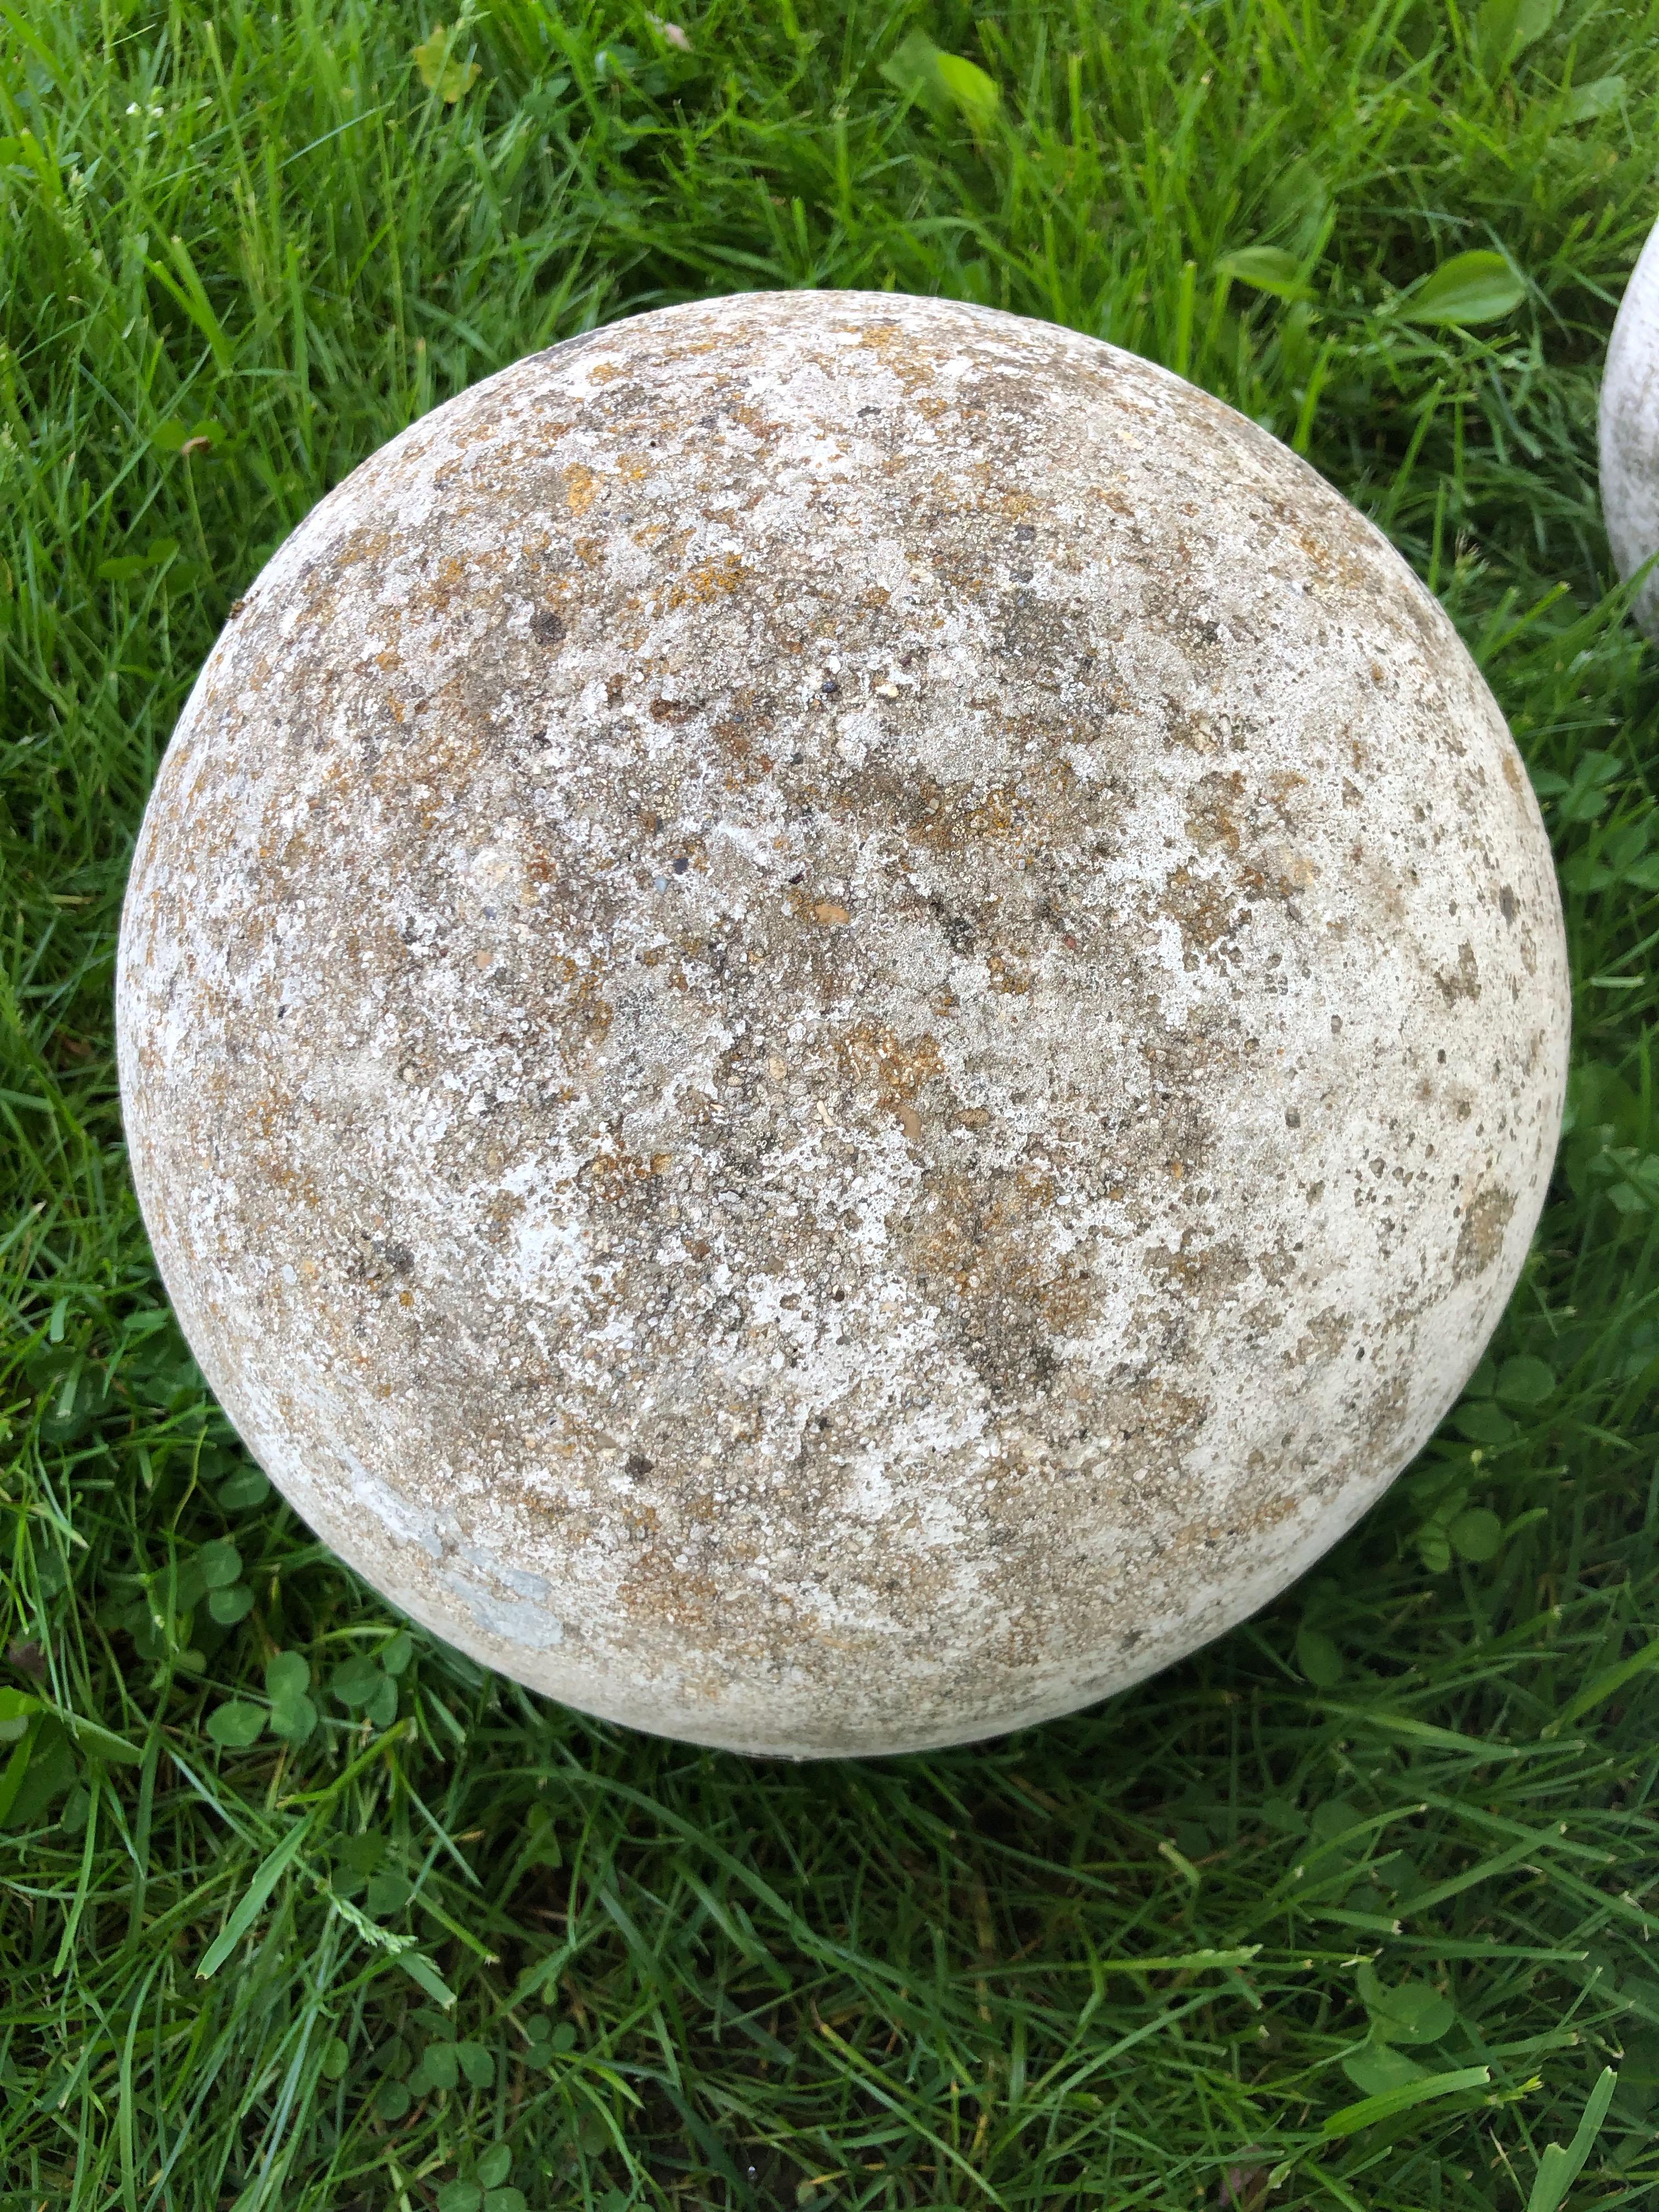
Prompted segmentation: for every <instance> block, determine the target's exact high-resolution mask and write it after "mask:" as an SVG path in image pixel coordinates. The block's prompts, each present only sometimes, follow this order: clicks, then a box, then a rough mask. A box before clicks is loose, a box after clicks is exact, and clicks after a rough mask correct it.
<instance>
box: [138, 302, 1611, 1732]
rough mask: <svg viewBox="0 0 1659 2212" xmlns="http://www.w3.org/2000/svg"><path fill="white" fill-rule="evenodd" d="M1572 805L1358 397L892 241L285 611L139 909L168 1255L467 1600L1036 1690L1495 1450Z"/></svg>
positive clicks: (475, 446)
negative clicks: (1184, 361)
mask: <svg viewBox="0 0 1659 2212" xmlns="http://www.w3.org/2000/svg"><path fill="white" fill-rule="evenodd" d="M1567 1004H1568V1000H1567V980H1566V964H1565V947H1564V943H1563V937H1562V927H1561V920H1560V909H1559V901H1558V897H1557V893H1556V889H1555V883H1554V878H1553V872H1552V869H1551V866H1550V859H1549V854H1548V850H1547V845H1546V842H1545V838H1544V835H1543V830H1542V827H1541V822H1540V818H1539V815H1538V811H1537V808H1536V805H1535V804H1534V799H1533V797H1532V793H1531V791H1530V788H1529V787H1528V783H1527V780H1526V777H1525V775H1524V774H1523V772H1522V766H1521V763H1520V761H1519V759H1518V757H1517V756H1516V752H1515V750H1514V748H1513V746H1512V744H1511V743H1510V738H1509V735H1508V733H1507V732H1506V730H1505V728H1504V723H1503V721H1502V720H1501V718H1500V716H1499V714H1498V710H1497V708H1496V707H1495V705H1494V703H1493V702H1492V698H1491V696H1490V695H1489V693H1488V692H1487V690H1486V687H1485V685H1484V684H1483V683H1482V682H1481V680H1480V677H1479V675H1478V674H1477V672H1476V671H1475V669H1474V666H1473V665H1472V663H1471V662H1470V660H1469V659H1468V656H1467V654H1466V653H1464V651H1463V649H1462V646H1461V645H1460V644H1459V642H1458V641H1457V639H1456V637H1455V634H1454V632H1453V631H1452V629H1451V628H1450V626H1449V623H1447V621H1446V619H1445V617H1443V614H1442V613H1441V611H1440V610H1439V609H1438V607H1437V605H1435V603H1434V601H1433V600H1432V599H1431V598H1430V597H1429V595H1428V594H1427V593H1426V592H1425V591H1424V590H1423V589H1422V587H1421V586H1419V584H1418V583H1417V582H1416V581H1415V580H1414V579H1413V577H1412V576H1411V574H1409V573H1408V571H1407V568H1405V567H1404V566H1403V564H1402V563H1401V561H1400V560H1399V559H1398V557H1397V556H1395V554H1394V552H1393V551H1392V550H1390V549H1389V546H1388V545H1387V544H1386V543H1385V542H1384V540H1383V538H1381V537H1380V536H1379V535H1378V534H1377V532H1376V531H1375V530H1374V529H1372V527H1371V526H1370V525H1369V524H1368V523H1367V522H1365V521H1364V520H1363V519H1362V518H1361V517H1359V516H1358V514H1357V513H1355V512H1354V511H1353V510H1352V508H1351V507H1348V506H1347V505H1346V503H1345V502H1344V501H1342V500H1341V499H1340V498H1339V497H1338V496H1337V495H1336V494H1335V493H1334V492H1333V491H1331V490H1330V489H1328V487H1327V486H1326V485H1325V484H1324V483H1322V481H1321V480H1320V479H1319V478H1318V477H1316V475H1315V474H1314V473H1313V471H1311V470H1310V469H1309V468H1307V467H1306V466H1305V465H1304V464H1303V463H1302V462H1301V461H1299V460H1297V459H1295V458H1294V457H1293V456H1292V455H1291V454H1290V453H1287V452H1286V451H1285V449H1284V448H1283V447H1280V446H1279V445H1278V444H1277V443H1275V442H1274V441H1273V440H1272V439H1271V438H1269V437H1268V436H1267V435H1266V434H1265V433H1263V432H1262V431H1261V430H1260V429H1258V428H1255V426H1254V425H1252V424H1251V423H1249V422H1246V421H1244V420H1243V418H1241V417H1240V416H1237V415H1236V414H1234V413H1232V412H1231V411H1230V410H1228V409H1226V408H1225V407H1223V406H1221V405H1220V404H1218V403H1217V402H1215V401H1214V400H1212V399H1210V398H1206V397H1205V396H1204V395H1203V394H1202V393H1200V392H1196V391H1194V390H1193V389H1192V388H1190V387H1189V386H1187V385H1185V384H1183V383H1182V382H1181V381H1179V380H1177V379H1176V378H1174V377H1172V376H1170V375H1168V374H1164V372H1162V371H1160V370H1158V369H1157V368H1152V367H1150V366H1148V365H1147V364H1146V362H1141V361H1139V360H1136V359H1134V358H1133V357H1132V356H1127V355H1125V354H1122V353H1120V352H1117V351H1115V350H1114V349H1111V348H1109V347H1107V346H1104V345H1102V344H1099V343H1096V342H1094V341H1092V340H1090V339H1086V338H1084V337H1078V336H1076V335H1074V334H1073V333H1070V332H1067V331H1061V330H1059V329H1054V328H1051V327H1049V326H1048V325H1042V324H1038V323H1032V322H1027V321H1021V320H1018V319H1013V318H1011V317H1007V316H1004V315H1000V314H997V313H992V312H989V311H985V310H980V309H975V308H969V307H959V306H953V305H950V304H946V303H943V302H937V301H923V300H912V299H905V298H899V297H893V296H890V295H848V294H840V295H837V294H823V295H800V294H792V295H755V296H749V297H743V298H737V299H730V300H724V301H712V302H709V303H707V304H703V305H697V306H692V307H679V308H675V309H671V310H670V311H667V312H665V313H659V314H655V315H649V316H646V317H642V318H640V319H636V320H634V321H631V322H627V323H623V324H621V325H617V326H616V327H614V328H611V329H608V330H603V331H598V332H596V333H595V334H593V335H592V336H591V337H584V338H581V339H579V340H575V341H573V342H571V343H568V344H566V345H563V346H561V347H557V348H556V349H553V350H552V351H551V352H549V353H545V354H542V355H539V356H536V357H534V358H532V359H530V360H527V361H524V362H520V363H519V364H518V365H517V366H516V367H514V368H511V369H508V370H507V371H506V372H504V373H503V374H501V375H499V376H496V377H494V378H492V379H490V380H489V381H488V382H486V383H484V384H482V385H480V386H477V388H476V389H475V390H473V391H471V392H467V393H465V395H464V396H463V397H461V398H459V399H456V400H454V401H453V402H451V403H450V404H447V406H444V407H441V408H440V409H439V410H436V412H435V413H434V414H432V415H430V416H428V417H427V418H426V419H425V420H424V421H422V422H419V423H417V424H416V426H415V427H414V428H412V429H410V430H409V431H407V432H406V433H405V434H404V435H403V436H401V437H400V438H398V439H397V440H395V441H393V442H392V444H391V445H390V446H388V447H386V448H385V449H384V450H383V451H382V452H380V453H378V454H376V455H375V456H374V459H371V460H370V461H368V463H367V464H366V465H364V466H363V467H362V468H361V469H359V470H358V471H356V474H355V475H353V476H352V477H349V479H348V480H347V482H346V483H343V484H342V485H341V486H340V487H339V489H337V490H336V491H335V492H333V493H332V494H331V495H330V496H329V497H328V498H326V499H325V500H324V501H323V502H322V503H321V505H320V506H319V507H318V508H317V510H316V511H315V512H314V513H313V514H312V516H311V517H310V518H309V520H307V522H306V523H305V524H304V525H303V526H302V527H301V529H300V530H299V531H298V532H295V536H294V537H293V538H291V539H290V540H289V543H288V544H287V545H285V546H284V547H283V550H282V551H281V552H280V553H279V554H278V555H277V556H276V559H275V560H274V561H273V562H271V563H270V567H269V568H267V569H266V570H265V572H264V574H263V575H262V576H261V577H260V578H259V580H258V582H257V584H256V585H255V586H253V588H252V591H251V592H250V593H249V595H248V597H247V599H246V603H245V604H244V605H242V607H241V609H240V611H239V612H238V613H237V614H236V615H235V617H234V619H233V620H232V621H231V622H230V623H229V625H228V628H227V629H226V631H225V634H224V635H223V636H222V639H221V640H220V641H219V643H218V645H217V647H216V648H215V651H214V653H213V654H212V657H211V659H210V660H209V662H208V664H207V665H206V667H205V669H204V671H203V674H202V677H201V679H200V681H199V683H198V684H197V687H196V690H195V691H194V693H193V695H192V696H191V700H190V702H189V705H188V707H187V708H186V709H185V714H184V717H183V719H182V721H181V723H180V725H179V732H178V734H177V736H176V738H175V739H174V741H173V746H172V749H171V750H170V751H169V753H168V755H167V760H166V762H165V763H164V765H163V768H162V770H161V777H160V780H159V781H158V784H157V787H156V790H155V796H154V798H153V799H152V801H151V804H150V808H149V814H148V816H147V817H146V820H145V823H144V828H143V835H142V837H141V840H140V843H139V848H138V852H137V859H136V861H135V864H134V869H133V875H132V881H131V889H130V891H129V895H128V902H127V908H126V913H125V921H124V927H123V936H122V945H121V959H120V977H119V1018H120V1040H121V1054H122V1062H121V1065H122V1082H123V1091H124V1096H125V1104H126V1112H127V1117H128V1127H129V1131H130V1134H131V1151H132V1160H133V1167H134V1172H135V1175H136V1176H137V1183H138V1188H139V1191H140V1194H141V1196H142V1199H143V1206H144V1210H145V1215H146V1218H147V1220H148V1222H149V1227H150V1230H151V1232H152V1235H153V1237H154V1239H155V1248H156V1251H157V1254H158V1255H159V1258H160V1261H161V1267H162V1269H163V1273H164V1274H165V1277H166V1279H167V1286H168V1289H169V1291H170V1292H171V1294H172V1296H173V1300H174V1303H175V1304H176V1306H177V1308H178V1310H179V1316H180V1318H181V1320H182V1322H183V1324H184V1326H185V1330H186V1332H187V1334H188V1335H189V1338H190V1340H191V1344H192V1346H194V1348H195V1350H196V1352H197V1356H198V1358H200V1360H201V1363H202V1365H203V1367H204V1370H205V1371H206V1373H207V1375H208V1376H209V1378H210V1381H211V1383H213V1385H214V1388H215V1389H216V1390H217V1392H218V1393H219V1395H220V1396H221V1398H222V1401H223V1403H224V1405H225V1407H226V1408H227V1410H228V1412H229V1413H230V1415H231V1417H232V1419H234V1421H235V1422H236V1424H237V1425H238V1427H239V1428H240V1431H241V1432H242V1434H243V1436H244V1437H246V1440H247V1443H248V1444H249V1446H250V1448H251V1449H252V1451H253V1452H254V1453H255V1454H256V1455H257V1456H258V1459H259V1460H260V1461H261V1462H262V1463H263V1464H264V1466H265V1468H267V1469H268V1470H269V1471H270V1474H271V1475H272V1476H273V1478H274V1479H275V1480H276V1482H277V1483H278V1484H279V1485H280V1486H281V1487H282V1488H283V1491H284V1492H286V1493H287V1495H288V1496H289V1498H291V1499H292V1500H293V1501H294V1503H295V1505H296V1506H297V1507H298V1508H299V1509H300V1510H301V1512H302V1513H304V1515H305V1516H306V1517H307V1519H308V1520H309V1521H310V1522H312V1523H313V1525H314V1526H315V1527H316V1528H318V1529H319V1531H320V1533H321V1534H323V1535H324V1536H325V1537H326V1539H327V1540H328V1541H330V1542H331V1544H333V1545H334V1546H335V1547H337V1549H338V1550H339V1551H340V1552H341V1553H343V1555H344V1556H345V1558H346V1559H349V1561H350V1562H351V1563H352V1564H353V1565H355V1566H356V1567H357V1568H358V1569H360V1570H361V1571H362V1573H363V1574H365V1575H366V1576H367V1577H368V1578H369V1579H370V1580H371V1581H372V1582H374V1583H376V1584H378V1585H379V1586H380V1588H381V1589H383V1590H385V1591H386V1592H387V1593H388V1594H389V1595H391V1596H392V1597H393V1598H394V1599H396V1600H397V1601H398V1603H399V1604H401V1605H403V1606H404V1607H406V1608H407V1609H408V1610H409V1611H410V1613H412V1614H414V1615H415V1616H416V1618H418V1619H419V1620H422V1621H424V1622H426V1623H428V1625H430V1626H433V1627H434V1628H435V1629H436V1630H438V1631H439V1632H441V1634H443V1635H444V1636H446V1637H447V1638H451V1639H452V1640H453V1642H455V1643H457V1644H460V1645H462V1646H463V1647H465V1649H466V1650H470V1651H471V1652H473V1653H475V1654H477V1656H479V1657H481V1658H483V1659H484V1660H486V1661H488V1662H490V1663H491V1664H493V1665H495V1666H496V1667H499V1668H502V1669H504V1670H505V1671H507V1672H508V1673H510V1674H514V1675H516V1676H518V1677H520V1679H522V1680H525V1681H527V1682H530V1683H532V1684H534V1685H535V1686H537V1687H538V1688H540V1689H543V1690H545V1691H548V1692H552V1693H553V1694H554V1695H556V1696H557V1697H560V1698H562V1699H568V1700H569V1701H571V1702H572V1703H574V1704H576V1705H581V1706H584V1707H586V1708H588V1709H590V1710H593V1711H599V1712H601V1713H604V1714H607V1715H610V1716H611V1717H617V1718H619V1719H622V1720H624V1721H628V1722H631V1723H635V1724H637V1725H639V1726H641V1727H645V1728H649V1729H661V1730H665V1731H667V1732H670V1733H672V1734H675V1735H682V1736H686V1737H690V1738H695V1739H700V1740H704V1741H712V1742H716V1743H722V1744H728V1745H733V1746H737V1747H743V1748H747V1749H753V1750H764V1751H773V1752H783V1753H838V1752H860V1751H870V1750H886V1749H893V1748H896V1747H908V1746H921V1745H927V1744H938V1743H945V1742H951V1741H962V1740H966V1739H971V1738H973V1737H975V1736H981V1735H988V1734H991V1733H994V1732H995V1731H997V1730H1000V1729H1006V1728H1009V1727H1011V1726H1013V1725H1016V1724H1018V1723H1024V1722H1029V1721H1031V1720H1034V1719H1037V1718H1040V1717H1044V1716H1047V1715H1050V1714H1054V1713H1057V1712H1060V1711H1065V1710H1066V1709H1068V1708H1071V1707H1073V1706H1075V1705H1079V1704H1082V1703H1085V1702H1086V1701H1087V1700H1089V1699H1094V1698H1097V1697H1099V1696H1101V1695H1102V1694H1103V1693H1104V1692H1108V1691H1111V1690H1114V1689H1116V1688H1118V1687H1120V1686H1122V1685H1124V1684H1126V1683H1127V1682H1130V1681H1133V1680H1135V1679H1137V1678H1138V1677H1139V1676H1141V1675H1144V1674H1148V1673H1150V1672H1151V1671H1152V1669H1154V1668H1157V1667H1159V1666H1161V1665H1163V1664H1164V1663H1166V1662H1168V1661H1170V1659H1172V1658H1175V1657H1176V1656H1179V1655H1180V1654H1182V1653H1183V1652H1185V1651H1188V1650H1191V1649H1192V1648H1193V1647H1194V1645H1195V1644H1198V1643H1200V1641H1202V1640H1203V1639H1204V1638H1206V1637H1209V1636H1212V1635H1213V1634H1215V1633H1216V1632H1218V1631H1219V1630H1220V1629H1222V1628H1224V1627H1225V1626H1228V1625H1230V1624H1231V1623H1232V1622H1234V1621H1236V1620H1239V1619H1240V1618H1241V1617H1242V1616H1243V1615H1244V1614H1246V1613H1249V1611H1251V1610H1252V1609H1253V1608H1254V1607H1256V1606H1258V1605H1260V1604H1261V1602H1262V1601H1264V1600H1265V1599H1267V1597H1269V1596H1271V1595H1273V1593H1274V1592H1275V1591H1276V1590H1278V1589H1280V1588H1281V1587H1282V1586H1283V1585H1284V1584H1285V1583H1287V1582H1288V1581H1289V1580H1290V1579H1291V1577H1293V1576H1294V1575H1296V1574H1297V1572H1298V1571H1300V1570H1301V1569H1303V1568H1304V1566H1306V1565H1308V1564H1309V1563H1310V1561H1311V1560H1312V1559H1314V1558H1316V1556H1317V1555H1318V1553H1321V1552H1322V1550H1323V1549H1324V1548H1325V1547H1327V1546H1328V1544H1330V1543H1331V1542H1332V1541H1334V1539H1335V1538H1336V1537H1337V1536H1338V1535H1340V1534H1341V1533H1342V1532H1343V1530H1344V1529H1346V1528H1347V1527H1348V1526H1349V1525H1350V1524H1351V1523H1352V1522H1353V1521H1354V1520H1355V1519H1356V1518H1357V1516H1358V1515H1359V1514H1360V1513H1361V1512H1362V1511H1363V1510H1364V1508H1365V1507H1366V1506H1367V1505H1369V1504H1370V1503H1371V1502H1372V1500H1373V1499H1374V1498H1376V1496H1377V1495H1378V1493H1379V1492H1381V1491H1382V1489H1383V1487H1384V1486H1385V1485H1386V1484H1387V1483H1388V1481H1389V1479H1390V1478H1391V1477H1392V1475H1393V1474H1395V1472H1396V1470H1397V1469H1398V1468H1400V1467H1401V1465H1403V1464H1404V1462H1406V1461H1407V1459H1408V1458H1409V1457H1410V1455H1412V1454H1413V1452H1414V1451H1415V1450H1416V1449H1417V1448H1418V1447H1419V1445H1420V1444H1421V1443H1422V1442H1423V1440H1424V1438H1425V1437H1426V1436H1427V1434H1428V1433H1429V1431H1431V1428H1432V1426H1433V1425H1434V1424H1435V1423H1436V1421H1437V1419H1439V1417H1440V1416H1441V1414H1442V1413H1443V1412H1444V1410H1445V1409H1446V1407H1447V1406H1448V1405H1449V1402H1450V1401H1451V1400H1452V1399H1453V1397H1454V1396H1455V1393H1456V1391H1457V1390H1458V1389H1459V1388H1460V1386H1461V1384H1462V1382H1463V1381H1464V1379H1465V1378H1466V1376H1468V1372H1469V1370H1470V1369H1471V1368H1472V1367H1473V1366H1474V1363H1475V1361H1476V1359H1477V1358H1478V1357H1479V1355H1480V1350H1481V1348H1482V1346H1483V1345H1484V1343H1485V1341H1486V1337H1487V1334H1488V1333H1489V1332H1490V1330H1491V1329H1492V1326H1493V1324H1494V1322H1496V1320H1497V1318H1498V1315H1499V1313H1500V1311H1501V1310H1502V1307H1503V1305H1504V1300H1505V1298H1506V1297H1507V1295H1508V1293H1509V1291H1510V1288H1511V1286H1512V1285H1513V1283H1514V1281H1515V1279H1516V1272H1517V1270H1518V1268H1519V1267H1520V1265H1521V1262H1522V1257H1523V1255H1524V1253H1525V1250H1526V1248H1527V1244H1528V1238H1529V1237H1530V1235H1531V1232H1532V1229H1533V1226H1534V1222H1535V1219H1536V1217H1537V1214H1538V1211H1539V1208H1540V1206H1541V1200H1542V1196H1543V1192H1544V1188H1545V1182H1546V1179H1547V1175H1548V1172H1549V1168H1550V1163H1551V1159H1552V1157H1553V1150H1554V1145H1555V1139H1556V1132H1557V1128H1558V1126H1559V1112H1560V1105H1561V1096H1562V1087H1563V1082H1564V1077H1565V1054H1566V1042H1567Z"/></svg>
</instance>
